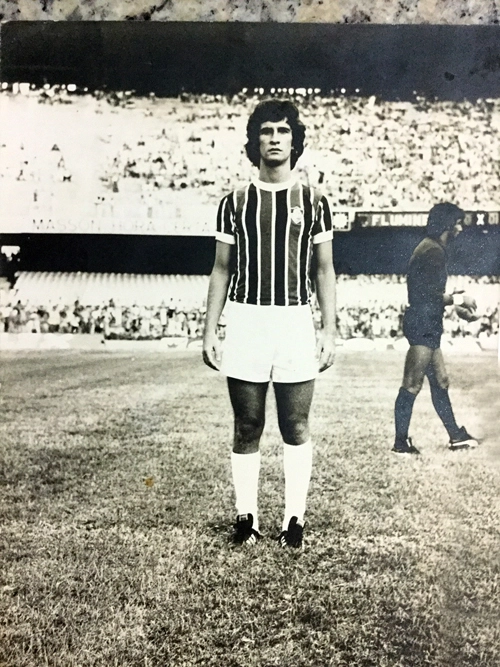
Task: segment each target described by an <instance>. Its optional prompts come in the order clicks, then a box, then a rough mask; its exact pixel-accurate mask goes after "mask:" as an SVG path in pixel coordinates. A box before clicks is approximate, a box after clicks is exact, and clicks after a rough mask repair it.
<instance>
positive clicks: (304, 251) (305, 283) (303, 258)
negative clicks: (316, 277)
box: [299, 188, 314, 303]
mask: <svg viewBox="0 0 500 667" xmlns="http://www.w3.org/2000/svg"><path fill="white" fill-rule="evenodd" d="M303 193H304V197H303V199H304V217H305V219H306V220H312V216H313V215H314V207H313V204H312V202H313V196H314V192H313V189H312V188H303ZM310 234H311V230H310V229H309V230H308V233H307V234H303V235H302V239H301V242H300V253H299V254H300V258H299V266H300V303H307V300H308V296H309V290H310V278H309V264H310V243H311V240H310Z"/></svg>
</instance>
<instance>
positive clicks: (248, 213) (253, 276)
mask: <svg viewBox="0 0 500 667" xmlns="http://www.w3.org/2000/svg"><path fill="white" fill-rule="evenodd" d="M257 210H258V202H257V188H256V187H255V186H254V185H251V186H250V187H249V188H248V197H247V205H246V210H245V218H244V221H245V222H244V227H245V229H246V233H247V241H248V243H247V248H248V255H247V256H248V260H247V266H248V272H247V294H246V299H245V303H257V284H258V272H259V263H260V257H259V256H258V253H259V247H258V232H257Z"/></svg>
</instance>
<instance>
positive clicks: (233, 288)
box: [229, 191, 241, 300]
mask: <svg viewBox="0 0 500 667" xmlns="http://www.w3.org/2000/svg"><path fill="white" fill-rule="evenodd" d="M231 203H232V217H233V233H235V231H236V230H235V229H234V227H235V218H236V210H237V206H238V199H237V193H236V191H234V192H233V194H232V196H231ZM236 244H238V240H237V239H236ZM240 276H241V261H240V253H239V250H238V245H236V268H235V270H234V273H233V277H232V279H231V285H230V288H229V289H230V291H229V298H230V299H231V300H232V299H234V298H235V295H236V288H237V285H238V281H239V279H240Z"/></svg>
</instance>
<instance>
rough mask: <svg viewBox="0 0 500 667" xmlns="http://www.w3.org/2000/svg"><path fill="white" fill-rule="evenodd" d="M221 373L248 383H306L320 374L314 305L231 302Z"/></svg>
mask: <svg viewBox="0 0 500 667" xmlns="http://www.w3.org/2000/svg"><path fill="white" fill-rule="evenodd" d="M224 312H225V315H226V338H225V340H224V343H223V346H222V364H221V369H220V370H221V373H223V374H224V375H226V376H228V377H232V378H236V379H238V380H246V381H247V382H268V381H269V380H272V381H273V382H305V381H306V380H313V379H314V378H316V376H317V374H318V359H317V357H316V335H315V331H314V324H313V318H312V313H311V308H310V306H308V305H302V306H256V305H253V304H246V303H236V302H233V301H228V302H227V304H226V308H225V311H224Z"/></svg>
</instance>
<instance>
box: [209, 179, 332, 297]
mask: <svg viewBox="0 0 500 667" xmlns="http://www.w3.org/2000/svg"><path fill="white" fill-rule="evenodd" d="M215 238H216V239H217V240H218V241H222V242H224V243H229V244H234V245H235V253H234V255H235V257H234V260H235V261H234V266H233V271H232V277H231V283H230V288H229V300H230V301H236V302H238V303H250V304H255V305H261V306H270V305H275V306H296V305H302V304H306V303H309V301H310V297H311V291H312V290H311V280H310V268H311V257H312V246H313V244H314V243H322V242H324V241H331V239H332V238H333V231H332V215H331V211H330V206H329V204H328V201H327V199H326V197H324V196H323V195H322V194H321V193H320V192H319V191H318V190H316V189H315V188H312V187H309V186H305V185H302V184H301V183H299V182H298V181H296V180H295V179H293V180H290V181H287V182H286V183H264V182H263V181H259V180H257V179H255V180H253V181H252V182H251V183H249V184H248V185H247V186H246V187H243V188H241V189H238V190H235V191H234V192H232V193H230V194H229V195H227V196H226V197H224V198H223V199H222V201H221V203H220V205H219V210H218V213H217V231H216V234H215Z"/></svg>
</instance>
